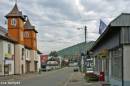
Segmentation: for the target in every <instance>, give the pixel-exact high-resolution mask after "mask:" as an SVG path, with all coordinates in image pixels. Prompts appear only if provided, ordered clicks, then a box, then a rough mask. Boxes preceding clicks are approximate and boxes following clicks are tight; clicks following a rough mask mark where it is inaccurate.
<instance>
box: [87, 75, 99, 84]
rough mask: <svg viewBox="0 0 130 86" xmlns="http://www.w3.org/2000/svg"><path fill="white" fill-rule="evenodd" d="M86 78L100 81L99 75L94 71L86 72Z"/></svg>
mask: <svg viewBox="0 0 130 86" xmlns="http://www.w3.org/2000/svg"><path fill="white" fill-rule="evenodd" d="M85 79H86V81H87V82H89V81H98V75H96V74H94V73H86V74H85Z"/></svg>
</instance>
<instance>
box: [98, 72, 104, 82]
mask: <svg viewBox="0 0 130 86" xmlns="http://www.w3.org/2000/svg"><path fill="white" fill-rule="evenodd" d="M99 81H105V76H104V72H100V75H99Z"/></svg>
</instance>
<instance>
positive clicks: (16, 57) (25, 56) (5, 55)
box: [0, 4, 39, 75]
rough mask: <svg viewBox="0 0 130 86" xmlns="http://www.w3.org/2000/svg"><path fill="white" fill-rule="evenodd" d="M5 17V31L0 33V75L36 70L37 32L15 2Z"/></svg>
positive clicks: (37, 59)
mask: <svg viewBox="0 0 130 86" xmlns="http://www.w3.org/2000/svg"><path fill="white" fill-rule="evenodd" d="M5 17H6V18H7V21H8V23H7V32H6V33H5V34H3V33H1V37H3V38H2V39H1V40H0V50H1V52H0V55H1V58H0V75H6V74H24V73H30V72H37V71H38V68H39V67H38V61H39V58H38V56H37V33H38V32H37V31H36V29H35V27H34V26H32V25H31V23H30V21H29V19H28V17H27V16H25V15H23V14H22V11H19V9H18V6H17V4H15V5H14V7H13V9H12V10H11V11H10V12H9V13H8V14H7V15H6V16H5ZM3 35H4V36H3ZM3 39H4V40H3Z"/></svg>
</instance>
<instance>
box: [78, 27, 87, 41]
mask: <svg viewBox="0 0 130 86" xmlns="http://www.w3.org/2000/svg"><path fill="white" fill-rule="evenodd" d="M78 29H79V30H80V29H84V32H85V34H84V35H85V43H87V26H86V25H85V26H84V28H78Z"/></svg>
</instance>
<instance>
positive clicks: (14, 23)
mask: <svg viewBox="0 0 130 86" xmlns="http://www.w3.org/2000/svg"><path fill="white" fill-rule="evenodd" d="M11 25H13V26H16V19H15V18H13V19H12V20H11Z"/></svg>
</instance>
